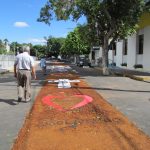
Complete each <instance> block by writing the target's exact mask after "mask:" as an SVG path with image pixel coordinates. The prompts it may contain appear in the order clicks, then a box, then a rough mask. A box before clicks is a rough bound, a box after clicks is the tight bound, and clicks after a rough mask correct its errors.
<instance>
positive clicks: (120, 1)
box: [38, 0, 145, 70]
mask: <svg viewBox="0 0 150 150" xmlns="http://www.w3.org/2000/svg"><path fill="white" fill-rule="evenodd" d="M144 9H145V1H144V0H91V1H90V0H57V1H56V0H48V2H47V4H46V5H45V6H44V7H43V8H42V9H41V13H40V18H39V19H38V21H41V22H45V23H47V24H50V22H51V20H53V19H54V18H56V19H58V20H68V19H70V18H73V20H78V19H79V18H80V17H81V16H85V17H86V19H87V27H88V29H87V30H88V32H89V35H90V38H89V42H91V43H93V42H94V43H98V44H99V45H101V46H102V49H103V50H102V55H103V56H102V57H103V63H102V64H103V67H104V68H107V66H108V47H109V45H111V44H112V43H114V41H116V40H117V39H122V38H125V37H127V36H129V35H131V34H133V33H134V32H135V31H136V29H137V23H138V21H139V18H140V17H141V14H142V13H143V11H144ZM69 36H71V37H70V38H74V35H72V34H71V35H69ZM68 38H69V37H68ZM92 39H94V41H93V42H92ZM110 39H111V41H110ZM66 42H67V44H69V42H71V41H69V40H68V41H66ZM75 42H76V41H75ZM109 42H110V43H109ZM67 44H66V46H65V47H67V46H68V45H67ZM72 44H73V43H72ZM68 49H70V50H71V47H70V46H68ZM74 49H75V47H74V46H73V47H72V50H71V51H73V52H74ZM104 70H106V69H104Z"/></svg>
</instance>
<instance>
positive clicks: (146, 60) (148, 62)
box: [143, 26, 150, 70]
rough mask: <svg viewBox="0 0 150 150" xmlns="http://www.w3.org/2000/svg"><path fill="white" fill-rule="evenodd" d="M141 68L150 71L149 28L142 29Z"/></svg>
mask: <svg viewBox="0 0 150 150" xmlns="http://www.w3.org/2000/svg"><path fill="white" fill-rule="evenodd" d="M143 68H144V69H145V70H150V26H148V27H146V28H145V29H144V52H143Z"/></svg>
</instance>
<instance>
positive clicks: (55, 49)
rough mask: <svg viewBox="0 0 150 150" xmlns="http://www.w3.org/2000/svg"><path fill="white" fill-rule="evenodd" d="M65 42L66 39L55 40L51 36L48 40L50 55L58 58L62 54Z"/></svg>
mask: <svg viewBox="0 0 150 150" xmlns="http://www.w3.org/2000/svg"><path fill="white" fill-rule="evenodd" d="M64 40H65V38H54V37H51V36H49V38H47V49H48V53H49V55H51V56H52V55H53V56H55V57H57V56H58V55H59V54H60V49H61V47H62V45H63V43H64Z"/></svg>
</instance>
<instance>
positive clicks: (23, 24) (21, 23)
mask: <svg viewBox="0 0 150 150" xmlns="http://www.w3.org/2000/svg"><path fill="white" fill-rule="evenodd" d="M14 26H15V27H19V28H24V27H29V25H28V24H27V23H26V22H15V23H14Z"/></svg>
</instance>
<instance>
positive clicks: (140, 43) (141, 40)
mask: <svg viewBox="0 0 150 150" xmlns="http://www.w3.org/2000/svg"><path fill="white" fill-rule="evenodd" d="M143 45H144V35H143V34H142V35H139V38H138V54H143Z"/></svg>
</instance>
